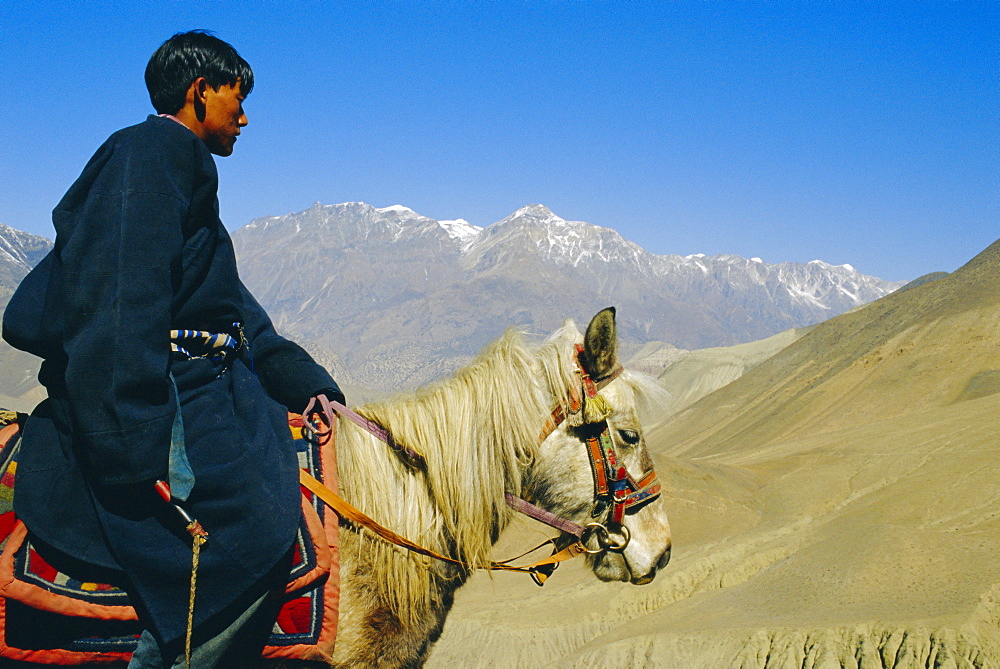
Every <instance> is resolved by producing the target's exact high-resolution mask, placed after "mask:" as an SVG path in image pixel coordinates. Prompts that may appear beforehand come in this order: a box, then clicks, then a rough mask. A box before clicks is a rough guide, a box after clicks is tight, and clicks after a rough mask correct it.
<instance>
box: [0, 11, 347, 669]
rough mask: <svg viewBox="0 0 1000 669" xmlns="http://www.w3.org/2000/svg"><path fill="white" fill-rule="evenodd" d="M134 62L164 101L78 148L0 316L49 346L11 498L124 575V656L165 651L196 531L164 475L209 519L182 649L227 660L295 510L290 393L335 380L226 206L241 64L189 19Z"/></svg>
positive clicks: (63, 539)
mask: <svg viewBox="0 0 1000 669" xmlns="http://www.w3.org/2000/svg"><path fill="white" fill-rule="evenodd" d="M145 78H146V85H147V88H148V89H149V94H150V99H151V101H152V103H153V106H154V108H155V109H156V110H157V112H159V115H157V116H152V115H151V116H150V117H149V118H147V119H146V121H145V122H143V123H140V124H139V125H136V126H132V127H129V128H125V129H123V130H120V131H119V132H117V133H115V134H114V135H112V136H111V137H110V138H109V139H108V140H107V142H105V143H104V145H103V146H101V148H100V149H98V151H97V153H96V154H95V155H94V156H93V158H91V160H90V162H89V163H88V164H87V166H86V167H85V168H84V170H83V173H82V174H81V175H80V177H79V179H77V181H76V182H75V183H74V184H73V186H72V187H71V188H70V189H69V191H68V192H67V193H66V195H65V196H64V197H63V199H62V201H61V202H60V203H59V205H58V206H57V207H56V208H55V210H54V212H53V217H52V218H53V223H54V225H55V229H56V242H55V247H54V249H53V250H52V252H51V253H50V254H49V255H48V256H47V257H46V258H45V259H44V260H43V261H42V262H41V263H40V264H39V265H38V267H36V268H35V270H33V271H32V272H31V274H29V275H28V277H27V278H25V280H24V281H23V282H22V284H21V286H20V287H19V289H18V291H17V293H16V294H15V295H14V297H13V298H12V299H11V301H10V303H9V305H8V307H7V310H6V313H5V316H4V338H5V339H7V341H8V342H10V343H11V344H12V345H14V346H16V347H18V348H21V349H23V350H26V351H29V352H31V353H34V354H36V355H38V356H40V357H42V358H44V362H43V364H42V368H41V371H40V372H39V379H40V381H41V382H42V384H43V385H45V387H46V389H47V391H48V399H47V400H46V401H44V402H42V403H41V404H40V405H39V406H38V407H37V408H36V409H35V410H34V412H33V413H32V415H31V417H30V418H29V419H28V421H27V423H26V425H25V429H24V433H23V440H22V446H21V454H20V460H19V463H18V472H17V487H16V494H15V500H14V507H15V511H16V512H17V514H18V516H19V518H20V519H21V520H23V521H24V523H25V524H26V525H27V527H28V529H29V531H30V533H31V536H32V541H33V543H34V544H35V545H36V546H37V547H38V549H39V550H40V551H41V552H43V554H44V555H45V557H46V558H48V559H49V561H50V562H52V563H54V564H56V565H57V566H58V565H59V564H60V563H61V564H64V565H70V566H73V567H74V568H77V569H81V568H83V569H86V568H94V569H99V570H101V571H100V573H101V574H102V575H104V576H108V575H110V577H111V578H114V579H116V582H118V583H120V584H121V585H122V587H123V588H124V589H125V590H126V591H127V592H128V595H129V598H130V600H131V601H132V603H133V604H134V606H135V608H136V610H137V611H138V613H139V616H140V620H141V622H142V623H143V624H144V626H145V628H146V631H145V632H144V633H143V636H142V638H141V640H140V643H139V648H138V649H137V651H136V653H135V654H134V656H133V660H132V663H131V664H130V666H131V667H158V666H178V665H182V664H183V661H184V641H185V635H186V633H187V632H188V625H187V615H188V604H189V586H190V579H191V569H192V541H191V536H189V535H188V534H187V533H186V532H185V531H184V522H183V521H182V520H181V518H180V515H179V513H178V512H177V509H176V508H174V506H173V505H172V504H168V503H167V502H166V501H164V500H163V499H161V498H160V497H158V496H157V494H156V492H155V490H154V486H155V485H156V482H158V481H167V482H169V484H170V485H171V487H172V492H173V496H174V499H173V500H172V501H173V502H174V503H176V504H178V505H179V506H181V507H182V508H183V509H184V510H185V511H186V512H187V513H188V514H190V516H192V517H194V518H195V519H197V520H198V521H200V523H201V524H202V525H203V526H204V528H205V529H206V530H207V532H208V534H209V538H208V542H207V544H205V545H204V547H203V548H202V549H201V554H200V560H199V562H200V564H199V567H198V571H197V590H196V605H195V608H194V621H193V622H194V624H193V634H192V637H193V639H192V644H193V646H194V651H193V653H192V665H193V666H197V667H211V666H228V664H229V663H230V662H231V661H232V659H231V657H228V656H226V655H225V653H226V652H227V648H229V647H230V646H231V645H233V643H234V642H233V639H234V638H235V636H236V635H238V634H239V633H240V630H241V628H244V629H245V627H246V624H247V621H248V620H249V621H254V620H256V619H259V618H260V617H261V616H264V618H265V620H264V624H263V627H265V628H269V623H268V621H267V620H266V614H263V613H261V611H262V610H264V609H263V608H261V602H262V601H263V600H264V599H265V596H266V595H267V593H268V592H269V591H270V590H272V589H274V588H276V587H280V586H281V585H282V583H283V580H282V579H283V577H284V575H286V574H287V570H288V556H289V550H290V547H291V544H292V541H293V539H294V536H295V533H296V530H297V527H298V522H299V513H300V499H299V487H298V464H297V458H296V453H295V446H294V444H293V442H292V440H291V437H290V433H289V430H288V427H287V422H286V409H289V410H292V411H298V412H301V411H302V410H303V409H304V408H305V406H306V403H307V402H308V400H309V399H310V397H311V396H314V395H317V394H321V393H322V394H326V395H327V396H328V397H329V398H330V399H336V400H339V401H343V395H342V394H341V393H340V391H339V389H338V388H337V385H336V383H335V382H334V381H333V379H332V378H331V377H330V375H329V374H328V373H327V372H326V370H324V369H323V368H322V367H320V366H319V365H317V364H316V363H315V362H314V361H313V360H312V358H310V356H309V355H308V354H307V353H306V352H305V351H304V350H303V349H302V348H301V347H299V346H297V345H296V344H293V343H291V342H289V341H287V340H285V339H283V338H282V337H280V336H279V335H278V334H277V333H276V332H275V331H274V328H273V327H272V325H271V322H270V320H269V319H268V317H267V315H266V314H265V312H264V310H263V309H262V308H261V307H260V305H259V304H258V303H257V302H256V301H255V300H254V298H253V297H252V296H251V295H250V293H249V292H248V291H247V290H246V288H245V287H244V286H243V284H242V283H241V282H240V279H239V276H238V274H237V269H236V260H235V256H234V254H233V248H232V243H231V241H230V238H229V235H228V233H227V232H226V229H225V228H224V227H223V225H222V223H221V221H220V219H219V214H218V199H217V195H216V191H217V186H218V176H217V172H216V168H215V162H214V160H213V158H212V156H211V154H215V155H218V156H228V155H230V154H232V152H233V147H234V145H235V143H236V141H237V137H238V136H239V135H240V131H241V129H242V128H243V127H244V126H246V125H247V117H246V114H245V113H244V111H243V105H242V103H243V100H244V98H245V97H246V96H247V95H248V94H249V93H250V91H251V89H252V88H253V71H252V70H251V69H250V66H249V65H248V64H247V63H246V61H244V60H243V59H242V58H241V57H240V56H239V55H238V54H237V52H236V51H235V49H233V48H232V47H231V46H230V45H228V44H226V43H225V42H223V41H221V40H219V39H218V38H216V37H214V36H212V35H209V34H207V33H204V32H201V31H194V32H189V33H181V34H177V35H174V36H173V37H171V38H170V39H169V40H167V41H166V42H165V43H164V44H163V45H162V46H161V47H160V48H159V49H158V50H157V51H156V52H155V53H154V54H153V56H152V58H151V59H150V61H149V64H148V65H147V68H146V73H145ZM258 622H259V621H258ZM240 643H241V644H242V643H243V642H242V641H241V642H240ZM232 650H233V649H232V648H229V651H230V652H231V651H232Z"/></svg>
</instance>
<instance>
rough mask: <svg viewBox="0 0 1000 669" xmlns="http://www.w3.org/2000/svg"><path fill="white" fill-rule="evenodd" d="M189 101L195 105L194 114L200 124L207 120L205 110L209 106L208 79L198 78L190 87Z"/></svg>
mask: <svg viewBox="0 0 1000 669" xmlns="http://www.w3.org/2000/svg"><path fill="white" fill-rule="evenodd" d="M188 99H190V100H191V102H192V103H193V105H194V114H195V116H196V117H197V118H198V121H199V122H203V121H204V120H205V109H206V107H207V105H208V79H206V78H205V77H198V78H197V79H195V80H194V81H192V82H191V86H189V87H188Z"/></svg>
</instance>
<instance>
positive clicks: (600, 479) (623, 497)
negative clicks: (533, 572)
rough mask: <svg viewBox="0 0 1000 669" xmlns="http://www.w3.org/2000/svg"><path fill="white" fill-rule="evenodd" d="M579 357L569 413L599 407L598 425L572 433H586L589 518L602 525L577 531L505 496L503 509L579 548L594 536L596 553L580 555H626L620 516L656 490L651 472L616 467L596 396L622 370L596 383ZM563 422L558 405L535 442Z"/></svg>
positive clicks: (579, 349) (603, 408)
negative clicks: (561, 533)
mask: <svg viewBox="0 0 1000 669" xmlns="http://www.w3.org/2000/svg"><path fill="white" fill-rule="evenodd" d="M582 353H583V346H581V345H580V344H577V345H576V353H575V355H574V362H575V364H576V369H575V371H576V375H577V377H578V378H579V380H580V384H579V385H580V387H581V388H582V391H583V392H582V394H581V392H580V391H578V390H577V389H576V388H575V387H574V388H573V391H572V392H571V394H570V398H569V399H570V401H569V407H568V409H569V412H570V414H579V413H580V412H582V411H583V410H584V403H585V402H592V403H595V404H598V405H599V407H598V412H599V413H601V414H603V417H602V418H601V419H600V420H598V421H596V422H590V423H584V424H583V425H581V426H580V427H578V428H576V429H577V430H578V431H580V432H584V434H585V437H584V441H585V443H586V445H587V454H588V455H589V456H590V466H591V472H592V473H593V477H594V508H593V511H592V512H591V517H592V518H595V519H597V518H601V516H604V515H605V514H607V520H606V522H603V523H602V522H600V521H599V520H594V521H591V522H589V523H587V524H586V525H583V526H581V525H580V524H579V523H574V522H572V521H569V520H566V519H564V518H560V517H558V516H555V515H554V514H552V513H550V512H548V511H545V510H544V509H540V508H539V507H537V506H534V505H533V504H531V503H530V502H527V501H526V500H523V499H521V498H519V497H516V496H515V495H512V494H510V493H507V495H506V499H507V505H508V506H510V507H511V508H513V509H514V510H516V511H518V512H520V513H523V514H525V515H527V516H530V517H532V518H534V519H536V520H539V521H541V522H543V523H545V524H547V525H549V526H551V527H555V528H556V529H559V530H563V531H564V532H568V533H569V534H573V535H575V536H576V537H577V538H578V540H579V541H580V543H581V545H585V544H586V543H587V540H588V539H589V538H590V537H591V536H594V537H595V538H596V539H597V542H598V545H599V546H600V548H599V549H587V548H584V551H583V552H585V553H587V554H596V553H601V552H604V551H605V550H610V551H616V552H621V551H623V550H625V547H626V546H628V543H629V541H630V539H631V534H630V533H629V530H628V528H627V527H626V526H625V525H624V519H625V512H626V511H627V510H628V509H629V508H632V507H636V506H640V505H643V504H646V503H648V502H651V501H652V500H654V499H656V498H657V497H659V495H660V490H661V486H660V483H659V481H658V480H657V477H656V472H655V471H654V470H653V468H652V467H650V468H649V469H648V470H646V471H644V472H643V473H642V475H641V476H640V477H639V478H638V479H636V478H634V477H633V476H632V475H631V474H629V472H628V470H627V469H626V468H625V466H624V465H623V464H622V463H621V459H620V458H619V457H618V453H617V452H616V451H615V446H614V440H613V439H612V438H611V427H610V425H608V421H607V415H608V414H610V412H611V406H610V405H609V404H608V403H607V400H605V399H604V397H602V396H601V395H599V394H598V393H600V391H601V390H602V389H603V388H604V387H606V386H607V385H608V384H609V383H611V382H612V381H614V380H615V379H616V378H618V376H619V375H621V373H622V371H623V368H622V366H621V365H618V366H617V367H616V368H615V369H614V370H613V371H612V372H611V373H610V374H607V375H605V376H602V377H600V378H596V379H595V378H593V377H592V376H591V375H590V374H589V372H588V371H587V369H586V367H584V364H583V360H581V354H582ZM584 396H585V398H586V399H584ZM585 415H586V414H584V416H585ZM566 418H567V414H566V409H565V408H564V407H563V405H562V404H561V403H560V404H558V405H557V406H556V408H555V409H553V410H552V413H551V414H550V417H549V420H548V421H547V422H546V423H545V427H544V428H542V433H541V434H540V435H539V443H541V442H543V441H545V440H546V439H547V438H548V437H549V435H550V434H552V433H553V432H554V431H555V430H556V429H557V428H558V427H559V426H560V425H561V424H562V423H563V422H564V421H565V420H566ZM539 512H540V513H539ZM609 525H610V526H611V527H609ZM613 530H616V531H617V533H618V534H619V535H620V536H621V539H620V540H617V541H615V540H614V539H613V538H612V534H613Z"/></svg>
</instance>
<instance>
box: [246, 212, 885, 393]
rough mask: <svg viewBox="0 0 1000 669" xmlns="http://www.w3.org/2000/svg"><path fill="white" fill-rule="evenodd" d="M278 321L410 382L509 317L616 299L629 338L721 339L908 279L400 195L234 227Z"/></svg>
mask: <svg viewBox="0 0 1000 669" xmlns="http://www.w3.org/2000/svg"><path fill="white" fill-rule="evenodd" d="M233 240H234V243H235V245H236V248H237V252H238V255H239V262H240V268H241V274H242V276H243V278H244V281H245V282H246V284H247V285H248V286H249V287H250V289H251V290H252V291H253V292H254V294H255V295H257V297H258V299H260V301H261V302H262V303H263V304H264V305H265V307H267V308H268V311H269V312H270V313H271V315H272V318H273V319H274V321H275V323H276V325H277V326H278V327H279V328H280V329H283V330H284V331H286V332H288V333H290V334H291V335H292V336H294V337H295V338H296V339H297V340H299V341H300V343H303V344H304V345H305V346H306V347H307V348H310V349H311V350H312V352H313V353H314V355H316V356H317V357H318V358H320V359H321V360H322V361H323V362H324V363H325V364H328V365H329V366H331V367H332V368H334V369H335V371H337V372H338V373H339V374H340V375H341V376H342V377H343V378H345V379H350V380H352V381H354V382H357V383H361V384H363V385H369V386H372V387H378V388H393V387H399V386H400V385H412V384H415V383H419V382H421V381H424V380H427V379H429V378H433V377H435V376H438V375H440V374H441V373H443V372H445V371H447V370H449V369H452V368H454V367H455V366H456V365H458V364H460V363H461V362H464V361H465V360H467V359H468V357H469V356H470V355H472V354H474V353H475V352H476V351H478V350H479V349H480V348H481V347H482V346H483V345H484V344H485V343H486V342H488V341H490V340H492V339H494V338H495V337H497V336H498V335H499V334H500V333H501V332H502V331H503V330H504V329H505V328H506V327H508V326H510V325H516V326H520V327H525V328H528V329H532V330H535V331H539V332H548V331H551V330H553V329H555V328H556V327H558V326H559V325H560V324H561V323H562V320H563V319H564V318H566V317H573V318H575V319H576V320H577V321H580V322H586V320H587V319H589V317H590V316H591V315H593V313H595V312H596V311H597V310H598V309H600V308H602V307H605V306H607V305H609V304H614V305H616V306H617V307H618V308H619V311H618V315H619V326H620V329H621V332H622V335H623V338H624V343H625V347H626V350H628V349H629V348H637V347H638V346H639V345H641V344H643V343H645V342H648V341H654V340H658V341H665V342H670V343H672V344H675V345H677V346H680V347H683V348H688V349H692V348H702V347H706V346H722V345H729V344H735V343H741V342H746V341H752V340H755V339H762V338H764V337H767V336H770V335H773V334H775V333H777V332H781V331H784V330H787V329H789V328H793V327H801V326H804V325H809V324H812V323H816V322H819V321H822V320H826V319H827V318H831V317H833V316H835V315H837V314H839V313H842V312H844V311H847V310H848V309H851V308H854V307H856V306H859V305H861V304H865V303H867V302H870V301H872V300H875V299H878V298H879V297H882V296H883V295H885V294H887V293H889V292H891V291H892V290H893V289H895V288H897V287H899V286H900V285H902V283H889V282H885V281H881V280H880V279H877V278H874V277H869V276H865V275H863V274H861V273H859V272H857V271H856V270H854V269H853V268H852V267H850V266H847V265H841V266H831V265H828V264H826V263H823V262H821V261H813V262H811V263H806V264H798V263H780V264H768V263H765V262H763V261H761V260H760V259H758V258H752V259H746V258H741V257H738V256H704V255H694V256H687V257H682V256H677V255H657V254H653V253H650V252H649V251H646V250H645V249H643V248H642V247H640V246H639V245H637V244H635V243H633V242H630V241H627V240H625V239H624V238H622V237H621V235H619V234H618V233H617V232H616V231H614V230H612V229H609V228H602V227H599V226H595V225H592V224H589V223H585V222H581V221H567V220H564V219H562V218H560V217H559V216H556V215H555V214H554V213H552V212H551V211H550V210H549V209H547V208H546V207H544V206H542V205H537V204H535V205H530V206H527V207H524V208H522V209H519V210H518V211H516V212H514V213H513V214H511V215H510V216H508V217H506V218H504V219H503V220H501V221H498V222H496V223H494V224H492V225H490V226H487V227H486V228H478V227H476V226H473V225H471V224H469V223H468V222H467V221H464V220H461V219H459V220H454V221H436V220H434V219H431V218H428V217H426V216H421V215H420V214H417V213H416V212H414V211H413V210H411V209H409V208H407V207H403V206H399V205H396V206H391V207H385V208H381V209H378V208H375V207H372V206H371V205H368V204H364V203H346V204H339V205H329V206H324V205H320V204H318V203H317V204H315V205H313V206H312V207H311V208H309V209H307V210H306V211H303V212H299V213H295V214H288V215H286V216H276V217H269V218H260V219H256V220H254V221H253V222H251V223H250V224H249V225H247V226H246V227H244V228H242V229H240V230H238V231H237V232H236V233H234V235H233Z"/></svg>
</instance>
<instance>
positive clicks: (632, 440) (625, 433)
mask: <svg viewBox="0 0 1000 669" xmlns="http://www.w3.org/2000/svg"><path fill="white" fill-rule="evenodd" d="M618 434H619V435H621V438H622V439H624V440H625V443H626V444H638V443H639V433H638V432H636V431H635V430H618Z"/></svg>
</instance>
